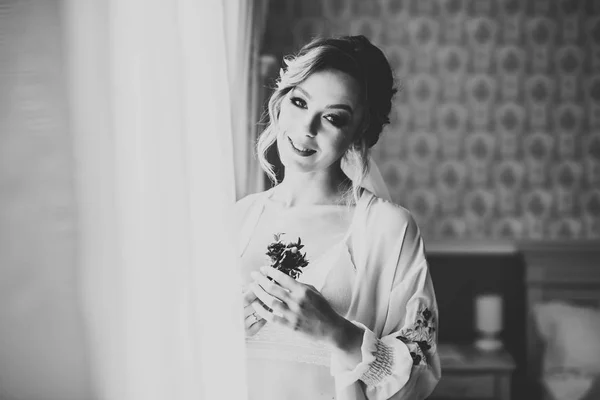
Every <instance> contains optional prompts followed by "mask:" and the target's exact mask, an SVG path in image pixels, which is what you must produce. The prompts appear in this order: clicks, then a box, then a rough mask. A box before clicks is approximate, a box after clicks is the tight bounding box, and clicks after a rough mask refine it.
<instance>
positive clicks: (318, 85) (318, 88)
mask: <svg viewBox="0 0 600 400" xmlns="http://www.w3.org/2000/svg"><path fill="white" fill-rule="evenodd" d="M362 115H363V107H362V104H361V101H360V86H359V84H358V82H357V81H356V80H355V79H354V78H352V77H351V76H350V75H348V74H346V73H344V72H341V71H338V70H331V69H330V70H323V71H318V72H315V73H313V74H311V75H310V76H309V77H308V78H307V79H306V80H304V82H302V83H301V84H299V85H298V86H296V87H295V88H293V89H292V90H291V91H290V92H289V93H288V94H287V95H286V96H285V98H283V100H282V102H281V110H280V113H279V118H278V124H277V125H278V127H279V134H278V136H277V148H278V150H279V155H280V158H281V162H282V163H283V165H284V166H285V167H286V169H288V168H290V169H294V170H298V171H301V172H320V171H328V170H331V169H332V168H337V167H339V161H340V159H341V157H342V156H343V155H344V153H345V152H346V150H347V149H348V147H349V146H350V144H351V143H352V141H353V140H354V138H355V135H356V134H357V132H358V129H359V127H360V125H361V119H362Z"/></svg>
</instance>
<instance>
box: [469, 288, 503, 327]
mask: <svg viewBox="0 0 600 400" xmlns="http://www.w3.org/2000/svg"><path fill="white" fill-rule="evenodd" d="M475 327H476V328H477V330H478V331H479V332H483V333H498V332H500V331H502V297H501V296H500V295H497V294H485V295H480V296H477V297H476V298H475Z"/></svg>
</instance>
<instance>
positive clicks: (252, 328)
mask: <svg viewBox="0 0 600 400" xmlns="http://www.w3.org/2000/svg"><path fill="white" fill-rule="evenodd" d="M266 323H267V320H266V319H262V318H261V319H259V320H258V322H254V323H252V325H251V326H250V327H249V328H246V335H248V336H254V335H256V333H257V332H258V331H260V330H261V329H262V327H263V326H265V325H266Z"/></svg>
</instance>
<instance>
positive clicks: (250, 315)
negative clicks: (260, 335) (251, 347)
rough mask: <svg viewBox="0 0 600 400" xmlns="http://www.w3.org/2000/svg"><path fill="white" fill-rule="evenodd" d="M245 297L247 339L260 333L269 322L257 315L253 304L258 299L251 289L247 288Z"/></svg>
mask: <svg viewBox="0 0 600 400" xmlns="http://www.w3.org/2000/svg"><path fill="white" fill-rule="evenodd" d="M243 297H244V326H245V328H246V337H249V336H254V335H255V334H256V332H258V331H260V330H261V328H262V327H263V326H265V324H266V323H267V320H266V319H264V318H263V317H261V316H260V315H258V314H256V312H255V311H254V308H253V307H252V303H254V302H258V303H260V300H258V297H256V295H255V294H254V292H253V291H252V290H251V289H250V288H245V289H244V292H243Z"/></svg>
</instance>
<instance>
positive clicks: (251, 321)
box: [248, 312, 258, 325]
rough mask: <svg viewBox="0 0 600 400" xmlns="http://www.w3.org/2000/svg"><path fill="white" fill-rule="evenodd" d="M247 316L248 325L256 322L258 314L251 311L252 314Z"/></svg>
mask: <svg viewBox="0 0 600 400" xmlns="http://www.w3.org/2000/svg"><path fill="white" fill-rule="evenodd" d="M248 317H250V318H251V320H250V325H254V324H255V323H257V322H258V315H256V313H255V312H253V313H252V314H250V315H249V316H248Z"/></svg>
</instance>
